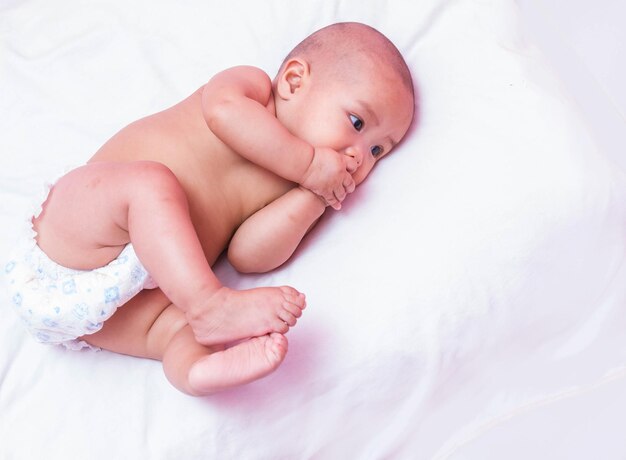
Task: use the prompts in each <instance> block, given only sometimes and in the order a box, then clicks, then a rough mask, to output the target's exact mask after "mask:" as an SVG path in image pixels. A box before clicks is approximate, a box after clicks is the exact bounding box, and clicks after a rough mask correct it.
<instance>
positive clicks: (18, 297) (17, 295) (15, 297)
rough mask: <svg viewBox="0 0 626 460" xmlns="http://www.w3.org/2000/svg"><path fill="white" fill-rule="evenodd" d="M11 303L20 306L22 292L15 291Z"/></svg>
mask: <svg viewBox="0 0 626 460" xmlns="http://www.w3.org/2000/svg"><path fill="white" fill-rule="evenodd" d="M13 305H15V306H16V307H21V306H22V294H20V293H19V292H16V293H15V294H14V295H13Z"/></svg>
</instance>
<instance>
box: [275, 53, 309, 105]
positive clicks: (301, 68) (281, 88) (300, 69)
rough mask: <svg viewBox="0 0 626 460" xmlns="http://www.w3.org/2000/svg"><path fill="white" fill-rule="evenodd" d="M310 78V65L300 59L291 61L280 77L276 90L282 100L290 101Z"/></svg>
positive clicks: (287, 63) (286, 64)
mask: <svg viewBox="0 0 626 460" xmlns="http://www.w3.org/2000/svg"><path fill="white" fill-rule="evenodd" d="M308 76H309V64H308V63H307V62H306V61H305V60H304V59H300V58H292V59H289V60H288V61H287V62H286V63H285V65H284V66H283V68H282V71H281V72H280V75H279V76H278V84H277V85H276V90H277V91H278V95H279V96H280V97H281V98H282V99H285V100H287V99H290V98H291V97H292V96H293V95H294V94H295V93H296V91H298V90H299V89H300V88H302V86H303V85H304V83H305V80H306V78H307V77H308Z"/></svg>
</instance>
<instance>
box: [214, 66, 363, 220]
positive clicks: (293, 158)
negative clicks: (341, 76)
mask: <svg viewBox="0 0 626 460" xmlns="http://www.w3.org/2000/svg"><path fill="white" fill-rule="evenodd" d="M272 97H273V96H272V82H271V80H270V78H269V76H268V75H267V74H266V73H265V72H263V71H262V70H260V69H257V68H255V67H250V66H240V67H233V68H231V69H227V70H225V71H223V72H220V73H219V74H217V75H216V76H214V77H213V78H212V79H211V80H210V81H209V82H208V83H207V84H206V85H205V86H204V88H203V92H202V113H203V115H204V118H205V120H206V123H207V125H208V126H209V128H210V129H211V131H212V132H213V133H214V134H215V135H216V136H217V137H219V138H220V140H222V142H224V143H226V144H227V145H229V146H230V147H231V148H232V149H233V150H235V151H236V152H238V153H239V154H240V155H241V156H243V157H245V158H247V159H248V160H250V161H252V162H254V163H256V164H258V165H260V166H262V167H264V168H265V169H268V170H270V171H272V172H273V173H275V174H277V175H279V176H281V177H283V178H285V179H287V180H289V181H292V182H295V183H298V184H301V185H302V186H304V187H305V188H308V189H310V190H312V191H314V192H315V193H317V194H318V195H320V196H322V197H323V198H324V199H325V200H326V201H327V203H328V204H330V205H331V206H333V207H334V208H336V209H339V208H340V207H341V205H340V202H341V201H343V199H344V198H345V196H346V193H350V192H352V191H353V190H354V181H353V179H352V176H351V174H350V172H349V171H348V169H349V168H350V167H351V165H349V164H348V159H347V158H346V157H345V155H340V154H338V153H337V152H335V151H334V150H332V149H329V148H319V147H318V148H315V147H313V146H311V145H310V144H309V143H307V142H305V141H303V140H302V139H300V138H298V137H297V136H294V135H293V134H291V133H290V132H289V131H288V130H287V128H285V127H284V126H283V125H282V123H281V122H280V121H279V120H278V119H277V118H276V117H275V116H274V114H273V113H272V112H270V111H268V110H267V108H266V107H267V106H268V104H270V102H271V101H270V99H271V98H272Z"/></svg>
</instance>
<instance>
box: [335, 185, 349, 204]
mask: <svg viewBox="0 0 626 460" xmlns="http://www.w3.org/2000/svg"><path fill="white" fill-rule="evenodd" d="M346 195H347V193H346V190H345V189H344V188H343V187H337V188H336V189H335V198H337V200H338V201H339V202H341V201H343V200H345V199H346Z"/></svg>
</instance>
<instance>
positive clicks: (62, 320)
mask: <svg viewBox="0 0 626 460" xmlns="http://www.w3.org/2000/svg"><path fill="white" fill-rule="evenodd" d="M55 182H56V181H52V182H48V183H47V184H44V187H43V190H42V191H41V193H40V194H39V195H38V198H37V199H36V201H34V203H35V204H34V206H33V208H32V210H31V211H30V212H28V213H27V214H26V215H27V217H26V218H25V219H24V225H25V228H24V229H23V230H22V231H21V232H20V233H22V234H23V235H24V236H23V238H22V239H21V241H19V242H18V243H17V244H16V247H15V250H14V251H13V254H12V255H11V257H10V258H9V260H8V262H7V263H6V265H5V266H4V267H1V266H0V270H2V272H3V273H2V274H3V275H5V284H6V285H7V287H8V290H9V295H10V299H11V302H12V304H13V306H14V307H15V310H16V311H17V313H18V314H19V316H20V318H21V319H22V322H23V323H24V324H25V325H26V328H27V329H28V331H29V332H30V333H31V334H32V335H33V336H34V337H35V339H37V340H38V341H39V342H44V343H52V344H63V345H65V346H66V347H67V348H70V349H73V350H79V349H81V348H83V347H89V348H94V347H91V346H90V345H89V344H88V343H86V342H85V341H82V340H76V339H77V338H78V337H81V336H83V335H86V334H93V333H94V332H97V331H99V330H100V329H102V326H103V323H104V321H106V320H107V319H109V318H110V317H111V316H112V315H113V314H114V313H115V311H116V310H117V309H118V307H120V306H121V305H123V304H125V303H126V302H128V301H129V300H130V299H131V298H132V297H134V296H135V295H137V294H138V293H139V292H140V291H141V290H143V289H152V288H155V287H157V285H156V283H154V281H153V280H152V278H151V277H150V275H149V274H148V272H147V271H146V269H145V268H144V267H143V265H142V264H141V262H140V261H139V258H138V257H137V255H136V254H135V250H134V249H133V246H132V244H128V245H127V246H126V247H125V248H124V250H123V251H122V252H121V253H120V255H119V256H118V257H117V258H116V259H115V260H113V261H111V262H110V263H109V264H107V265H105V266H104V267H100V268H96V269H93V270H72V269H70V268H67V267H63V266H61V265H59V264H57V263H56V262H54V261H52V260H50V258H49V257H48V256H47V255H46V254H45V253H44V252H43V251H42V250H41V249H40V248H39V246H37V243H36V241H35V236H36V233H35V231H34V230H33V228H32V218H33V216H37V215H39V213H40V212H41V205H42V203H44V202H45V200H46V198H47V196H48V193H49V191H50V188H51V187H52V185H53V184H54V183H55Z"/></svg>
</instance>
